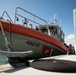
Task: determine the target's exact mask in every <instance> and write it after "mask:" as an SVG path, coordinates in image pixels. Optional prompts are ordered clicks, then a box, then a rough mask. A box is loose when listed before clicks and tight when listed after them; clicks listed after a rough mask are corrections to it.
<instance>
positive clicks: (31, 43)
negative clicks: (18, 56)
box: [26, 41, 40, 47]
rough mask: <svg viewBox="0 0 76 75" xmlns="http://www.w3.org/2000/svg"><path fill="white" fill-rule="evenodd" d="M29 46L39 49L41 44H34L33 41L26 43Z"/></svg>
mask: <svg viewBox="0 0 76 75" xmlns="http://www.w3.org/2000/svg"><path fill="white" fill-rule="evenodd" d="M26 43H27V44H28V45H31V46H36V47H39V46H40V44H39V43H36V42H33V41H27V42H26Z"/></svg>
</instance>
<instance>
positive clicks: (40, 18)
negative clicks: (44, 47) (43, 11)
mask: <svg viewBox="0 0 76 75" xmlns="http://www.w3.org/2000/svg"><path fill="white" fill-rule="evenodd" d="M18 9H21V10H23V11H24V12H26V13H28V14H30V15H32V16H34V17H36V18H38V19H40V20H42V21H44V22H45V23H47V21H45V20H44V19H42V18H40V17H38V16H36V15H34V14H32V13H31V12H29V11H27V10H25V9H23V8H21V7H17V8H16V9H15V18H14V23H15V22H16V15H18V16H21V15H19V14H17V10H18ZM30 21H32V22H35V21H33V20H30ZM35 23H36V22H35ZM38 24H39V23H38Z"/></svg>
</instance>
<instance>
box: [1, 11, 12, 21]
mask: <svg viewBox="0 0 76 75" xmlns="http://www.w3.org/2000/svg"><path fill="white" fill-rule="evenodd" d="M5 13H6V15H7V16H8V18H9V19H10V21H11V22H13V21H12V19H11V18H10V16H9V15H8V13H7V12H6V11H4V12H3V14H2V18H3V16H4V14H5Z"/></svg>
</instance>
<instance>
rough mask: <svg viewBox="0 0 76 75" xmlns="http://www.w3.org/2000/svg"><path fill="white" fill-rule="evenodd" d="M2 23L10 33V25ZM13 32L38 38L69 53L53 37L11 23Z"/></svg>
mask: <svg viewBox="0 0 76 75" xmlns="http://www.w3.org/2000/svg"><path fill="white" fill-rule="evenodd" d="M1 23H2V26H3V28H4V30H5V31H9V27H10V23H9V22H6V21H1ZM11 32H13V33H16V34H21V35H24V36H29V37H32V38H36V39H39V40H42V41H45V42H47V43H50V44H53V45H55V46H57V47H59V48H60V49H62V50H64V51H66V52H67V51H69V50H68V48H66V47H65V46H64V45H63V44H61V43H60V42H58V41H57V40H55V39H54V38H52V37H51V36H48V35H45V34H43V33H42V32H39V31H37V30H34V29H31V28H27V27H25V26H21V25H19V24H14V23H11Z"/></svg>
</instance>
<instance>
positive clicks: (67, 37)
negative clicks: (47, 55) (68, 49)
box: [65, 34, 76, 50]
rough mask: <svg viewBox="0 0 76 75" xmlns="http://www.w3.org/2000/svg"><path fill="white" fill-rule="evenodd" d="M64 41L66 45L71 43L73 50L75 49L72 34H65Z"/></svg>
mask: <svg viewBox="0 0 76 75" xmlns="http://www.w3.org/2000/svg"><path fill="white" fill-rule="evenodd" d="M65 43H66V44H67V45H69V44H72V45H73V46H74V47H75V50H76V46H75V39H74V34H70V35H68V36H66V37H65Z"/></svg>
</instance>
